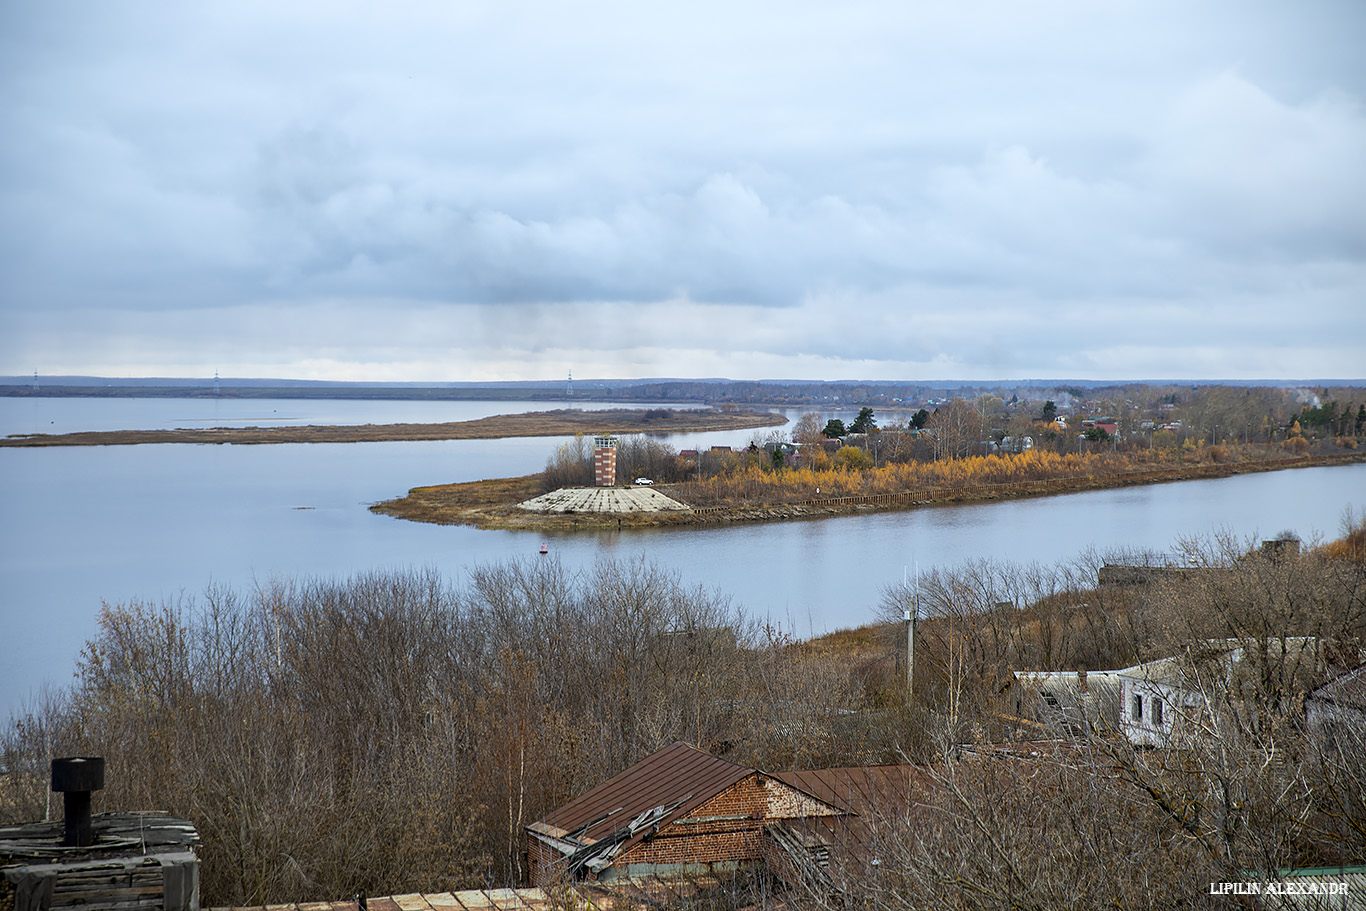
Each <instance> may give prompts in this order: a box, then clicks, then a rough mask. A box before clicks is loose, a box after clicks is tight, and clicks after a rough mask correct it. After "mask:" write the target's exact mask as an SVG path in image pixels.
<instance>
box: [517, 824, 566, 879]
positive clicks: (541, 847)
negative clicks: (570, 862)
mask: <svg viewBox="0 0 1366 911" xmlns="http://www.w3.org/2000/svg"><path fill="white" fill-rule="evenodd" d="M526 846H527V847H526V865H527V872H528V873H529V874H530V876H531V884H532V885H533V886H549V885H552V884H553V883H555V882H556V881H557V880H558V879H559V878H560V874H561V871H562V870H563V864H562V863H561V864H560V865H559V866H557V865H556V862H557V861H563V860H564V855H563V854H561V853H560V852H559V851H556V850H555V849H554V848H552V847H550V846H549V845H547V844H545V843H544V842H542V841H541V840H540V839H539V838H536V837H535V836H534V835H527V836H526Z"/></svg>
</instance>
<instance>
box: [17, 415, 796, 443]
mask: <svg viewBox="0 0 1366 911" xmlns="http://www.w3.org/2000/svg"><path fill="white" fill-rule="evenodd" d="M785 423H787V418H785V417H783V416H782V415H780V414H773V413H771V412H767V411H739V410H736V411H713V410H704V409H682V410H675V409H669V408H650V409H639V408H613V409H606V410H601V411H577V410H573V411H571V410H561V411H532V412H526V413H524V414H500V415H493V416H490V417H486V418H479V419H477V420H473V421H450V422H446V423H437V424H411V423H410V424H362V425H357V426H350V425H317V426H315V425H310V426H307V427H205V428H179V429H174V430H99V431H84V432H77V433H60V434H46V433H31V434H15V435H12V436H8V437H4V438H3V439H0V446H27V447H33V446H131V445H140V444H148V443H199V444H205V443H215V444H222V443H232V444H235V445H261V444H271V443H380V442H396V441H423V440H497V439H507V438H510V437H551V436H574V435H575V434H580V433H584V434H590V433H703V432H709V431H718V430H750V429H754V428H759V427H777V426H781V425H783V424H785Z"/></svg>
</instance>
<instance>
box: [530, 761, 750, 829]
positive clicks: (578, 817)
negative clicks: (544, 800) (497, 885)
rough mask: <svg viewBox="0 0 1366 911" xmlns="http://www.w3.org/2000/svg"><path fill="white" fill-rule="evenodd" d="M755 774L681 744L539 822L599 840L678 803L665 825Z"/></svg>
mask: <svg viewBox="0 0 1366 911" xmlns="http://www.w3.org/2000/svg"><path fill="white" fill-rule="evenodd" d="M753 774H755V770H754V769H747V768H745V767H744V766H739V765H736V764H735V763H733V762H727V761H726V760H724V759H719V758H717V757H715V756H713V755H711V754H710V753H704V752H703V751H701V750H699V749H697V748H695V747H693V746H690V745H689V744H686V743H683V742H681V741H680V742H679V743H675V744H672V745H670V746H667V747H665V748H664V749H662V750H659V751H658V752H655V753H652V754H650V755H649V756H646V757H645V758H644V759H642V760H641V761H640V762H637V763H636V764H635V765H633V766H631V767H630V768H628V769H626V770H625V771H624V772H621V773H620V774H618V775H616V776H614V777H612V778H609V779H607V780H606V781H604V782H603V783H602V784H600V785H598V786H597V787H596V788H593V790H591V791H589V792H587V793H586V794H583V795H581V796H579V797H576V798H574V799H573V800H571V801H570V802H569V803H567V804H565V805H564V806H562V807H560V808H559V809H557V810H555V811H554V812H552V813H551V814H550V815H548V816H546V817H545V819H543V820H541V822H543V823H546V824H549V825H551V826H554V827H556V828H558V829H562V830H564V831H565V832H571V833H574V834H575V835H576V837H578V838H580V839H583V840H590V839H591V840H597V839H600V838H602V837H603V836H605V835H608V834H610V833H612V832H615V831H616V830H618V829H620V828H621V827H623V826H625V825H627V824H628V823H630V822H631V820H633V819H635V818H636V817H637V816H639V815H640V814H641V813H644V812H645V811H647V810H651V809H654V808H655V807H661V806H662V807H669V806H673V805H674V804H678V806H677V807H676V808H675V809H674V810H673V811H672V812H670V813H669V814H667V815H666V816H665V817H663V818H662V819H661V820H660V821H659V825H660V826H661V827H662V826H666V825H668V824H669V823H671V822H673V821H674V820H675V819H678V818H679V817H681V816H683V815H685V814H687V813H690V812H691V811H693V810H695V809H696V808H697V807H699V806H701V805H702V804H703V803H706V802H707V801H708V800H710V799H711V798H713V797H715V796H716V795H717V794H720V793H721V792H722V791H724V790H726V789H727V788H729V787H731V786H732V785H734V784H735V783H736V782H738V781H740V780H742V779H744V778H745V777H746V776H749V775H753ZM585 826H586V827H587V828H584V827H585ZM580 829H583V831H578V830H580Z"/></svg>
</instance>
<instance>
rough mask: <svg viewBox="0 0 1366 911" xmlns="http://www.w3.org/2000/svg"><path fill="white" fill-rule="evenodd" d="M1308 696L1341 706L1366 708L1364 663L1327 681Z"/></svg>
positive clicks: (1318, 700) (1365, 666) (1365, 669)
mask: <svg viewBox="0 0 1366 911" xmlns="http://www.w3.org/2000/svg"><path fill="white" fill-rule="evenodd" d="M1309 698H1310V699H1312V700H1314V701H1316V702H1327V703H1331V704H1333V705H1339V706H1342V707H1343V708H1355V709H1362V708H1366V665H1363V666H1362V667H1359V668H1357V669H1356V670H1353V671H1348V672H1347V673H1345V674H1343V675H1342V676H1340V677H1337V678H1334V679H1333V680H1330V681H1328V682H1327V683H1325V684H1324V685H1323V686H1321V687H1319V688H1318V689H1316V690H1314V692H1312V693H1310V694H1309Z"/></svg>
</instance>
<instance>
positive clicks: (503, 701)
mask: <svg viewBox="0 0 1366 911" xmlns="http://www.w3.org/2000/svg"><path fill="white" fill-rule="evenodd" d="M1348 524H1349V527H1348V528H1347V529H1345V531H1346V532H1347V534H1346V535H1345V536H1344V540H1346V541H1354V540H1359V538H1360V536H1361V534H1362V525H1361V523H1359V522H1355V521H1349V523H1348ZM1181 547H1182V549H1183V551H1184V553H1185V554H1186V556H1187V557H1188V559H1189V560H1190V562H1191V564H1192V566H1193V567H1194V568H1195V569H1196V570H1198V571H1194V572H1191V573H1187V574H1181V575H1172V576H1168V577H1165V578H1164V579H1163V580H1162V581H1161V582H1159V583H1156V584H1151V585H1147V586H1126V587H1113V588H1110V587H1107V588H1097V587H1096V584H1095V580H1096V570H1097V568H1098V566H1099V565H1100V564H1101V563H1102V562H1104V561H1105V560H1107V559H1113V558H1115V557H1116V555H1108V556H1102V555H1083V556H1082V557H1080V558H1078V559H1077V560H1076V561H1074V562H1072V563H1070V564H1066V565H1059V566H1038V565H1024V566H1022V565H1018V564H1011V563H1007V562H1000V561H979V562H976V563H971V564H966V565H964V566H961V567H957V568H954V569H945V570H940V571H935V572H929V573H926V574H925V575H924V576H923V577H922V578H920V579H919V580H915V581H912V582H910V583H909V584H898V585H891V586H888V588H887V589H886V593H885V598H884V603H883V610H884V612H885V614H886V616H887V617H888V618H889V620H890V619H899V618H900V616H901V612H902V610H903V609H904V608H905V607H906V606H908V605H911V604H918V610H919V612H920V615H921V616H922V617H924V618H925V619H924V620H923V621H922V622H921V624H920V635H919V644H918V646H917V653H916V655H917V660H916V667H915V677H916V681H915V682H916V686H915V698H914V699H913V700H911V701H909V702H908V700H907V699H906V692H905V687H904V665H902V664H900V663H899V658H898V654H899V652H900V650H901V648H902V647H903V646H904V642H905V638H904V637H905V632H904V626H903V625H902V624H900V623H898V622H889V623H886V624H882V625H878V626H873V627H868V628H862V629H857V630H844V631H840V632H838V633H834V634H831V635H830V636H827V637H823V638H821V639H818V640H814V641H811V642H796V641H793V640H791V639H790V638H788V637H786V636H784V635H783V634H781V632H779V631H777V630H773V629H771V628H766V627H764V626H762V625H759V624H756V623H755V622H754V621H753V620H751V619H748V618H747V617H746V616H745V614H744V613H743V612H742V611H741V610H739V609H737V608H735V607H734V606H733V605H731V604H730V603H729V601H728V600H727V599H726V598H725V596H724V595H722V594H720V593H717V592H713V591H708V590H704V589H693V588H687V587H684V586H682V585H680V584H679V583H678V582H677V580H676V579H674V578H673V577H672V576H670V575H669V574H668V573H665V572H662V571H660V570H659V569H658V568H656V567H653V566H651V565H649V564H647V563H631V564H618V563H603V564H600V565H599V566H597V567H596V568H595V569H594V570H593V571H591V572H588V573H585V574H581V575H580V574H575V573H571V572H569V571H567V570H566V569H564V568H563V567H562V566H561V565H560V564H558V563H556V562H555V561H554V560H551V559H544V560H535V561H524V562H512V563H505V564H495V565H489V566H484V567H480V568H478V569H476V570H474V571H472V572H471V573H470V575H469V577H468V579H466V580H465V581H464V582H463V583H462V584H459V585H455V584H452V583H450V582H448V581H446V580H443V579H441V578H439V577H438V576H436V575H434V574H432V573H392V574H391V573H384V574H370V575H365V576H359V577H356V578H353V579H350V580H345V581H316V582H296V581H290V580H278V581H275V582H271V583H268V584H266V585H263V586H261V587H260V588H258V589H257V590H255V591H252V592H249V593H237V592H232V591H227V590H222V589H211V590H209V591H207V592H206V593H205V594H204V595H203V596H202V597H201V598H197V599H194V600H184V601H176V602H169V603H163V604H157V605H152V604H128V605H111V606H108V607H107V608H106V609H105V611H104V612H103V614H102V616H101V618H100V628H99V633H98V635H97V636H96V637H95V638H94V639H93V640H92V641H91V642H90V643H89V645H88V647H87V649H86V651H85V654H84V656H83V658H82V661H81V663H80V666H79V671H78V677H77V680H76V683H75V685H74V687H73V688H72V689H71V690H70V691H69V692H67V693H63V694H58V695H57V696H54V697H53V698H52V699H51V700H50V701H49V702H48V703H47V704H45V705H43V706H41V707H39V708H38V709H36V710H35V711H33V712H31V713H28V714H26V715H24V716H23V717H20V718H16V719H13V722H14V723H12V724H11V725H10V726H9V727H8V728H7V729H6V730H5V732H4V734H3V738H0V748H2V749H3V753H2V754H0V755H3V762H4V768H5V770H6V771H7V772H8V776H7V778H8V789H7V790H6V791H5V792H4V793H5V795H6V797H5V800H6V803H5V805H4V806H3V808H2V809H0V815H3V817H4V818H5V819H6V821H9V820H21V819H30V818H37V817H41V815H42V812H43V805H44V802H45V799H46V797H45V788H44V784H45V780H46V778H45V770H46V768H47V763H48V761H49V760H50V758H51V757H52V756H55V755H70V754H96V755H104V756H106V757H107V760H108V763H109V772H108V775H107V783H108V788H107V790H106V791H103V792H100V794H99V795H97V797H96V809H97V810H100V809H133V808H146V807H157V808H161V809H166V810H168V811H171V812H174V813H177V814H180V815H184V816H186V817H188V818H190V819H192V820H193V821H194V822H195V823H196V825H197V826H198V827H199V831H200V833H201V835H202V836H203V838H204V847H203V849H202V852H201V855H202V858H203V877H204V879H203V883H204V903H205V904H206V905H218V904H235V905H246V904H263V903H267V902H279V901H302V900H307V899H310V898H337V897H339V896H346V895H350V894H352V893H354V892H356V891H359V890H362V889H363V890H365V891H366V892H368V893H369V894H372V895H373V894H392V893H399V892H414V891H441V890H446V889H454V888H461V887H472V886H490V885H492V886H502V885H508V884H512V883H516V882H518V881H520V879H521V877H522V876H523V874H524V871H523V869H522V863H523V857H522V846H521V842H520V837H519V836H520V831H521V827H522V826H523V825H524V824H526V823H527V822H530V821H532V820H534V819H537V818H539V817H540V816H541V815H543V814H544V813H546V812H547V811H549V810H550V809H552V808H554V807H555V806H558V805H560V804H562V803H563V802H565V801H566V800H567V799H568V798H569V797H571V796H573V795H575V794H579V793H582V792H583V791H584V790H586V789H588V788H590V787H592V786H593V785H595V784H597V783H599V782H600V781H602V780H604V779H606V778H607V777H609V776H611V775H612V774H615V773H616V772H618V771H620V770H621V769H623V768H625V767H626V766H628V765H630V764H631V763H633V762H635V761H637V760H639V759H641V758H642V757H644V756H645V755H647V754H649V753H650V752H652V751H654V750H655V749H658V748H659V747H661V746H663V745H665V744H667V743H670V742H672V741H674V740H680V739H681V740H687V741H689V742H692V743H695V744H697V745H699V746H701V747H702V748H704V749H707V750H710V751H712V752H715V753H717V754H719V755H722V756H725V757H726V758H729V759H732V760H734V761H736V762H740V763H742V764H745V765H749V766H754V767H759V768H764V769H769V770H779V769H784V768H813V767H822V766H836V765H853V764H863V763H878V762H884V763H885V762H905V761H907V760H911V761H914V762H917V763H919V764H920V767H921V769H922V770H923V773H924V776H925V780H926V781H927V782H928V784H927V786H926V789H925V790H924V791H923V792H921V793H919V796H918V797H917V802H916V804H915V806H914V807H913V808H910V809H907V810H901V811H898V810H896V808H888V812H887V813H886V815H885V816H883V817H881V818H878V819H876V820H873V822H874V823H875V824H874V825H873V826H872V831H873V832H874V837H875V838H876V840H877V857H878V861H879V862H878V864H877V865H875V866H868V867H865V868H861V869H859V870H857V871H852V872H853V873H855V874H856V875H853V876H850V877H848V878H847V879H846V882H848V883H850V884H851V885H850V886H849V890H850V892H849V893H846V895H844V896H843V897H842V898H841V900H840V901H841V902H843V904H844V905H845V906H846V907H847V906H850V905H851V904H852V905H853V906H860V907H862V906H868V907H889V908H908V909H909V908H926V907H930V908H954V909H964V908H980V909H996V908H1002V909H1004V908H1020V907H1040V908H1056V907H1151V908H1161V907H1172V906H1174V905H1175V904H1177V903H1178V902H1184V903H1186V904H1187V905H1189V906H1193V907H1202V906H1205V905H1217V902H1215V901H1214V900H1213V899H1211V898H1210V897H1208V896H1205V895H1202V893H1203V891H1204V890H1205V889H1206V887H1207V884H1208V883H1209V882H1216V881H1228V880H1230V879H1232V880H1235V881H1236V880H1241V879H1245V878H1247V876H1246V875H1245V874H1244V873H1243V871H1248V870H1253V871H1272V870H1275V869H1278V868H1281V867H1288V866H1296V865H1323V864H1335V863H1339V862H1343V861H1350V860H1355V859H1359V858H1361V857H1363V856H1366V743H1363V741H1362V738H1361V732H1360V731H1358V732H1356V733H1355V734H1353V733H1352V732H1351V731H1347V732H1343V734H1342V735H1341V736H1339V737H1338V738H1337V739H1336V740H1334V741H1333V742H1332V743H1328V742H1326V741H1324V740H1322V739H1318V738H1316V736H1315V735H1314V734H1313V732H1311V731H1309V730H1307V729H1306V728H1305V726H1304V724H1303V702H1304V698H1305V695H1306V694H1307V692H1308V691H1309V689H1310V688H1311V687H1313V686H1315V685H1317V684H1318V683H1319V682H1321V681H1322V680H1323V679H1326V677H1327V676H1328V675H1329V674H1331V673H1333V672H1334V671H1335V669H1340V668H1341V667H1344V666H1346V665H1348V664H1350V663H1352V662H1353V660H1360V655H1361V651H1360V650H1361V648H1362V646H1363V644H1366V572H1364V571H1363V564H1362V563H1361V562H1360V561H1357V560H1353V559H1350V558H1349V557H1344V556H1343V555H1342V553H1341V551H1342V550H1343V547H1344V545H1342V544H1341V543H1340V542H1334V543H1333V544H1331V545H1327V546H1325V547H1322V548H1313V549H1308V548H1307V549H1305V550H1304V552H1302V553H1295V552H1285V553H1279V552H1278V553H1276V554H1274V555H1271V556H1268V555H1266V554H1264V553H1262V552H1261V551H1260V550H1259V549H1257V548H1255V547H1253V546H1251V543H1250V542H1239V541H1235V540H1231V539H1226V540H1199V541H1189V542H1182V545H1181ZM1119 556H1121V557H1123V558H1125V559H1134V560H1141V559H1143V557H1142V555H1119ZM1290 636H1313V637H1317V638H1318V639H1320V640H1322V641H1323V642H1325V643H1327V644H1328V645H1329V647H1328V648H1327V649H1326V651H1325V654H1328V655H1330V656H1333V657H1331V660H1330V661H1329V662H1328V663H1327V664H1325V665H1323V666H1318V665H1315V666H1313V667H1307V666H1290V665H1289V664H1287V663H1286V662H1284V661H1275V660H1272V659H1270V658H1269V657H1268V658H1263V659H1259V660H1258V661H1254V662H1253V663H1252V665H1251V667H1252V669H1253V670H1254V671H1255V673H1250V674H1249V675H1248V676H1247V677H1246V678H1245V679H1243V680H1242V681H1241V683H1240V684H1239V689H1238V690H1237V691H1236V693H1235V695H1236V698H1224V696H1223V695H1221V694H1220V693H1221V691H1219V690H1218V689H1217V688H1215V689H1211V690H1210V694H1211V696H1212V699H1211V703H1210V704H1211V706H1212V714H1211V716H1210V721H1209V726H1208V728H1207V736H1206V737H1205V738H1204V739H1202V740H1201V741H1200V743H1199V745H1198V748H1193V749H1183V750H1155V751H1151V750H1150V751H1140V750H1135V749H1133V748H1131V747H1129V746H1128V744H1127V741H1125V740H1123V739H1122V738H1120V737H1118V736H1116V734H1115V732H1114V731H1113V730H1106V729H1104V728H1103V727H1096V728H1094V729H1091V730H1089V731H1087V732H1085V733H1084V734H1083V735H1082V736H1081V737H1080V738H1079V739H1077V740H1075V741H1074V742H1073V743H1072V744H1070V745H1065V744H1064V745H1054V746H1052V747H1049V748H1046V749H1043V750H1042V752H1041V751H1040V748H1038V747H1029V748H1027V749H1026V751H1025V752H1017V753H1014V754H1002V755H1004V756H1008V757H1010V758H1004V759H1002V758H992V757H994V756H996V753H995V749H996V744H998V743H999V742H1001V741H1003V740H1012V739H1016V738H1019V737H1036V736H1038V732H1039V727H1038V726H1037V725H1025V724H1021V723H1020V722H1019V719H1016V718H1013V717H1012V716H1014V714H1015V708H1014V706H1013V701H1014V698H1015V694H1014V693H1013V692H1012V691H1011V689H1010V686H1011V681H1012V680H1013V677H1012V672H1013V671H1015V670H1021V669H1027V668H1042V669H1050V668H1051V669H1059V670H1075V669H1077V668H1088V669H1091V670H1101V669H1107V668H1115V667H1121V666H1125V665H1127V664H1131V663H1134V662H1137V661H1141V660H1146V659H1150V658H1155V657H1160V656H1164V655H1167V654H1171V653H1173V652H1175V651H1179V650H1180V649H1182V648H1183V647H1185V646H1187V645H1189V644H1190V643H1192V642H1198V641H1200V640H1204V639H1220V640H1224V639H1232V640H1236V641H1240V642H1243V643H1246V644H1247V646H1248V647H1249V648H1255V647H1256V643H1258V642H1265V641H1266V640H1267V639H1268V638H1269V637H1270V638H1276V637H1290ZM1264 651H1265V650H1264ZM1330 665H1331V666H1330ZM1224 692H1225V693H1227V691H1224ZM1117 857H1119V858H1123V863H1116V862H1115V858H1117ZM867 859H868V856H867V855H864V860H867ZM784 900H785V901H786V902H787V906H788V907H810V908H824V907H829V906H831V905H832V904H833V903H835V902H834V899H833V898H832V897H831V896H830V895H821V894H811V895H806V896H803V895H801V894H787V895H785V896H784Z"/></svg>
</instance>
